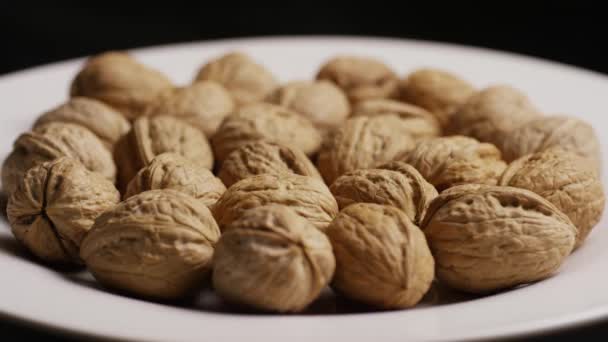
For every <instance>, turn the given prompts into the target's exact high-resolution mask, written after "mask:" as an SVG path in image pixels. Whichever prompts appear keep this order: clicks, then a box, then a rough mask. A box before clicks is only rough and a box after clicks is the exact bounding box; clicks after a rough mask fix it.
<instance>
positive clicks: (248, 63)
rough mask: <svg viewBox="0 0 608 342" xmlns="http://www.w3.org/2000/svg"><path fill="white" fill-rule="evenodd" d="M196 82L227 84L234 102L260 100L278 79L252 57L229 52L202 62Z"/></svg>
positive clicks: (274, 85) (275, 84) (240, 103)
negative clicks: (207, 61) (203, 63)
mask: <svg viewBox="0 0 608 342" xmlns="http://www.w3.org/2000/svg"><path fill="white" fill-rule="evenodd" d="M196 81H215V82H218V83H220V84H221V85H223V86H224V87H226V89H227V90H228V91H229V92H230V94H232V97H233V98H234V100H235V101H236V103H237V104H239V105H242V104H246V103H251V102H256V101H261V100H263V99H264V98H265V97H266V96H268V94H270V93H271V92H272V91H273V90H274V89H275V88H276V87H277V80H276V79H275V77H274V76H273V75H272V73H271V72H270V71H268V69H266V68H264V67H263V66H262V65H261V64H258V63H256V62H255V61H254V60H253V59H251V57H249V56H247V55H246V54H243V53H239V52H231V53H228V54H226V55H224V56H222V57H220V58H217V59H215V60H212V61H211V62H209V63H207V64H205V65H204V66H203V67H202V68H201V69H200V70H199V72H198V74H197V75H196Z"/></svg>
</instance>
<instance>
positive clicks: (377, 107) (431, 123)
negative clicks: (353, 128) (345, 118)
mask: <svg viewBox="0 0 608 342" xmlns="http://www.w3.org/2000/svg"><path fill="white" fill-rule="evenodd" d="M352 115H353V116H359V115H366V116H377V115H396V116H398V117H399V118H401V119H402V120H406V121H407V123H408V125H407V127H408V128H409V129H410V135H411V136H412V137H413V138H415V139H420V138H428V137H436V136H439V135H440V134H441V127H440V126H439V122H438V121H437V119H435V117H434V116H433V115H432V114H431V113H429V112H427V111H426V110H425V109H424V108H421V107H417V106H413V105H410V104H407V103H403V102H399V101H395V100H389V99H376V100H366V101H361V102H358V103H357V104H356V105H355V107H354V109H353V114H352Z"/></svg>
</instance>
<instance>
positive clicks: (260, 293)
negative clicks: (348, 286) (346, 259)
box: [213, 205, 336, 312]
mask: <svg viewBox="0 0 608 342" xmlns="http://www.w3.org/2000/svg"><path fill="white" fill-rule="evenodd" d="M335 264H336V263H335V259H334V255H333V252H332V248H331V244H330V242H329V239H328V238H327V237H326V236H325V234H323V233H321V232H320V231H319V230H317V229H316V228H315V227H314V226H313V225H312V224H311V223H310V222H308V221H307V220H306V219H304V218H303V217H301V216H299V215H298V214H296V213H295V212H294V211H293V210H292V209H290V208H289V207H286V206H281V205H268V206H263V207H258V208H253V209H251V210H247V211H245V212H244V213H243V215H242V216H241V217H240V218H239V219H237V220H236V221H233V222H232V223H231V224H230V228H229V229H228V230H227V231H226V233H225V234H223V235H222V237H221V238H220V241H219V242H218V244H217V245H216V253H215V257H214V267H213V285H214V289H215V290H216V291H217V292H218V294H219V295H220V296H222V297H224V298H226V299H227V300H229V301H230V302H235V303H240V304H245V305H248V306H251V307H255V308H259V309H262V310H270V311H279V312H298V311H302V310H303V309H305V308H306V307H307V306H308V305H309V304H310V303H311V302H312V301H314V300H315V299H316V298H317V297H318V296H319V293H320V292H321V290H322V289H323V288H324V287H325V286H326V285H327V284H328V283H329V281H330V280H331V278H332V275H333V273H334V269H335Z"/></svg>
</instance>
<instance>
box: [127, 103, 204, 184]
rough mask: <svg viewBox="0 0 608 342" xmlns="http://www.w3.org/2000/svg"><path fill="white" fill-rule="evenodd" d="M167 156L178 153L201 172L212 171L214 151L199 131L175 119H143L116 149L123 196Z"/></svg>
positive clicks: (144, 117) (163, 117) (154, 117)
mask: <svg viewBox="0 0 608 342" xmlns="http://www.w3.org/2000/svg"><path fill="white" fill-rule="evenodd" d="M166 152H174V153H177V154H179V155H181V156H183V157H185V158H186V159H189V160H191V161H192V162H194V163H196V164H197V165H198V166H199V167H201V168H206V169H211V168H212V167H213V153H212V152H211V147H210V146H209V143H208V141H207V139H206V138H205V135H204V134H203V133H202V132H201V131H200V130H198V129H196V128H195V127H194V126H192V125H190V124H188V123H187V122H185V121H182V120H179V119H177V118H175V117H172V116H166V115H159V116H153V117H146V116H143V117H140V118H139V119H137V120H136V121H135V122H134V123H133V127H132V128H131V131H129V133H128V134H127V135H125V136H124V137H123V138H122V139H121V140H120V141H119V142H118V144H117V146H116V151H115V159H116V163H117V165H118V183H119V189H121V192H122V191H124V190H125V189H126V187H127V185H128V184H129V182H130V181H131V179H133V177H134V176H135V174H136V173H137V172H138V171H139V170H140V169H141V168H143V167H145V166H148V165H149V164H150V162H151V161H152V159H154V157H156V156H157V155H159V154H162V153H166Z"/></svg>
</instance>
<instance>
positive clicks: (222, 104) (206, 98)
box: [146, 81, 235, 137]
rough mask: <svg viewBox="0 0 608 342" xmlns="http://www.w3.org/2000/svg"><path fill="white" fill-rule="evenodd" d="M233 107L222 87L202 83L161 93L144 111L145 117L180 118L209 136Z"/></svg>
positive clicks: (228, 94)
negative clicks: (170, 116) (165, 116)
mask: <svg viewBox="0 0 608 342" xmlns="http://www.w3.org/2000/svg"><path fill="white" fill-rule="evenodd" d="M234 108H235V105H234V101H233V100H232V97H231V96H230V93H229V92H228V91H227V90H226V89H224V87H222V86H221V85H220V84H218V83H215V82H210V81H202V82H197V83H194V84H192V85H190V86H188V87H180V88H174V89H171V90H169V91H166V92H164V93H162V94H161V95H160V96H159V97H157V98H156V100H155V101H154V102H153V103H151V104H150V106H149V107H148V108H147V110H146V115H151V116H154V115H173V116H176V117H179V118H180V119H182V120H185V121H187V122H189V123H190V124H192V125H193V126H195V127H197V128H199V129H200V130H201V131H203V133H205V135H206V136H207V137H211V136H213V134H214V133H215V131H217V128H218V127H219V126H220V124H221V123H222V120H224V118H225V117H226V116H228V114H230V113H232V111H233V110H234Z"/></svg>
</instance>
